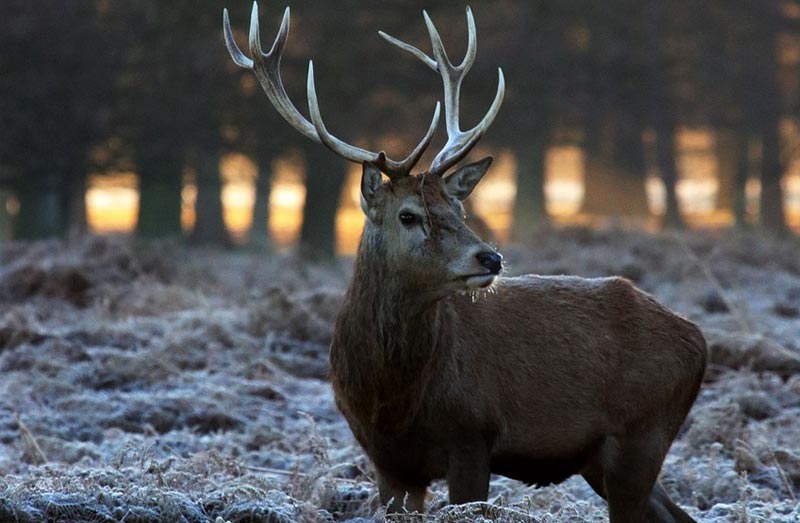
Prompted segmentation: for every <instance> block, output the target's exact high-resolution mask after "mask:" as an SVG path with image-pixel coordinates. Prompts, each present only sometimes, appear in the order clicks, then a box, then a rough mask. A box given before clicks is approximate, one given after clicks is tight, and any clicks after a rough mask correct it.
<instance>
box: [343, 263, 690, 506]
mask: <svg viewBox="0 0 800 523" xmlns="http://www.w3.org/2000/svg"><path fill="white" fill-rule="evenodd" d="M359 261H360V258H359ZM358 285H359V282H358V280H357V279H354V281H353V285H352V286H351V288H350V291H349V293H348V298H347V299H346V300H345V304H344V306H343V308H342V311H341V313H340V316H339V320H338V322H337V326H336V333H335V336H334V342H333V344H332V346H331V380H332V383H333V387H334V391H335V393H336V399H337V405H338V406H339V408H340V409H341V410H342V412H343V413H344V415H345V417H346V418H347V420H348V422H349V424H350V426H351V428H352V430H353V433H354V434H355V435H356V438H357V439H358V441H359V443H361V445H362V446H363V447H364V449H365V451H366V452H367V454H368V455H369V456H370V459H371V460H372V461H373V462H374V463H375V466H376V468H377V469H378V473H379V474H380V475H381V477H382V479H383V482H384V483H385V484H386V485H387V488H386V490H387V492H385V493H384V496H383V497H384V501H386V502H388V501H389V500H390V499H391V498H392V497H394V498H395V500H396V501H398V500H399V501H398V503H401V502H402V500H403V499H404V497H405V493H406V492H408V493H409V494H410V497H409V498H408V500H407V505H408V507H407V508H409V509H411V510H417V509H420V508H421V507H422V503H423V501H422V498H421V497H420V496H422V495H423V493H424V489H425V487H427V485H428V484H429V483H430V482H431V481H432V480H434V479H439V478H444V477H446V478H447V480H448V483H449V487H450V493H451V494H450V495H451V502H465V501H474V500H483V499H485V498H486V493H487V492H488V482H489V472H492V473H495V474H500V475H504V476H507V477H510V478H513V479H517V480H521V481H524V482H526V483H529V484H534V485H547V484H550V483H558V482H561V481H563V480H565V479H567V478H568V477H570V476H572V475H574V474H581V473H584V474H585V475H586V476H587V479H591V482H593V483H594V485H598V483H597V482H595V481H594V477H595V476H600V477H602V474H603V470H604V460H605V459H606V458H605V457H604V454H607V453H609V452H610V451H612V448H613V447H616V446H621V447H623V448H624V443H623V442H621V440H626V439H629V438H633V439H636V440H642V441H643V442H644V443H646V444H651V443H652V444H654V445H655V446H657V451H655V455H654V456H653V457H652V460H653V463H651V464H650V471H648V472H647V473H646V474H644V477H637V474H636V470H635V469H633V468H632V469H630V470H628V471H627V473H628V474H629V475H630V478H631V480H636V482H638V481H644V482H645V484H649V485H650V488H652V483H653V482H654V481H655V475H657V473H658V469H660V465H661V461H662V460H663V457H664V456H665V455H666V451H667V449H668V447H669V444H670V443H671V441H672V439H673V438H674V436H675V434H676V433H677V431H678V429H679V428H680V425H681V423H682V421H683V419H684V418H685V416H686V414H687V412H688V410H689V408H690V407H691V404H692V402H693V401H694V398H695V396H696V394H697V391H698V389H699V386H700V382H701V380H702V375H703V371H704V368H705V357H706V356H705V342H704V341H703V338H702V335H701V334H700V333H699V331H698V329H697V328H696V327H694V325H692V324H691V323H689V322H687V321H686V320H683V319H681V318H680V317H678V316H675V315H674V314H672V313H670V312H669V311H667V310H666V309H664V308H663V307H661V306H660V305H658V304H657V303H656V302H655V301H654V300H653V299H652V298H650V297H649V296H648V295H646V294H644V293H642V292H640V291H638V290H637V289H635V288H634V287H633V286H632V285H631V284H630V283H629V282H628V281H626V280H623V279H619V278H604V279H582V278H576V277H535V276H524V277H518V278H509V279H503V280H501V281H500V282H499V283H498V284H497V288H496V291H495V292H494V293H488V294H486V295H484V296H482V297H481V298H480V299H478V300H477V301H475V302H473V300H472V298H471V297H469V296H463V295H456V296H453V297H450V298H446V299H443V300H441V301H438V302H434V303H427V304H423V303H420V304H417V307H418V308H417V310H418V311H419V312H418V313H417V314H408V310H409V309H407V308H405V307H404V306H402V305H401V304H402V303H403V302H402V301H393V304H394V305H395V306H401V307H403V308H402V310H398V309H395V308H393V307H392V304H390V303H387V304H383V306H377V307H376V306H375V305H377V303H375V302H374V301H373V302H372V303H370V302H369V301H363V300H361V299H357V297H359V296H360V292H359V289H358V288H357V287H358ZM372 293H375V290H374V288H373V290H372ZM374 299H376V300H380V298H378V297H375V298H374ZM382 312H387V313H390V314H391V315H392V317H393V318H403V319H404V321H405V322H407V323H406V324H405V325H404V326H402V327H401V328H398V325H396V324H394V323H393V322H391V321H385V319H381V318H377V317H375V316H376V315H377V314H381V313H382ZM377 325H387V327H388V328H391V329H392V330H391V331H390V332H385V331H384V332H382V331H381V329H380V328H375V329H373V328H370V327H369V326H377ZM365 326H366V328H365ZM398 333H404V334H406V337H405V338H403V339H398V338H394V336H396V335H397V334H398ZM387 339H388V340H390V341H389V342H388V343H387V342H386V340H387ZM653 469H655V472H653ZM654 474H655V475H654ZM632 482H633V481H632ZM594 485H593V486H594ZM415 493H416V495H417V497H416V498H415V497H414V494H415ZM459 493H461V497H460V496H459ZM454 494H455V495H454ZM396 508H399V504H398V505H397V507H396ZM676 521H681V520H680V519H676Z"/></svg>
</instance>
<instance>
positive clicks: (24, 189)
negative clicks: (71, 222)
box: [14, 175, 66, 240]
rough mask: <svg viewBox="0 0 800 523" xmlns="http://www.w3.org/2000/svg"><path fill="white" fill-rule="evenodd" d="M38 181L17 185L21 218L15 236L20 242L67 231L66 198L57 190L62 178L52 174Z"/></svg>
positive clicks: (55, 235)
mask: <svg viewBox="0 0 800 523" xmlns="http://www.w3.org/2000/svg"><path fill="white" fill-rule="evenodd" d="M32 177H33V176H32ZM37 178H38V180H32V181H31V180H25V181H23V182H21V183H20V184H19V185H18V189H17V198H18V200H19V215H18V216H17V220H16V230H15V235H14V236H15V238H16V239H19V240H39V239H43V238H52V237H59V236H63V235H64V233H65V232H66V227H65V223H64V222H65V220H64V206H63V199H62V194H61V192H60V191H59V188H58V181H59V177H58V176H56V175H51V176H38V177H37Z"/></svg>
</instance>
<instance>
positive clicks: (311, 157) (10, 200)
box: [0, 0, 800, 257]
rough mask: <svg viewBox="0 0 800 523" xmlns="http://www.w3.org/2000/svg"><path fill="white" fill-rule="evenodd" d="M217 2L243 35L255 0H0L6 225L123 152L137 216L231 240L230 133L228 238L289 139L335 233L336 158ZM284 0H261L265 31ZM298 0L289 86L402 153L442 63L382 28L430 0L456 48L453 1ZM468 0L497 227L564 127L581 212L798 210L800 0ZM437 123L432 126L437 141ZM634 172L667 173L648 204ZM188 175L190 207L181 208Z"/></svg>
mask: <svg viewBox="0 0 800 523" xmlns="http://www.w3.org/2000/svg"><path fill="white" fill-rule="evenodd" d="M223 7H228V8H229V10H230V13H231V19H232V24H233V26H234V28H235V29H236V31H237V36H238V40H239V43H240V45H241V46H242V47H243V48H245V49H246V39H247V37H246V35H247V31H248V25H249V14H250V8H251V4H250V3H249V2H244V1H239V0H213V1H211V0H201V1H198V0H192V1H188V0H175V1H171V2H161V1H156V0H142V1H137V2H120V1H115V0H72V1H70V2H56V3H53V2H44V1H42V0H5V1H4V2H3V5H2V7H0V49H1V50H2V51H1V52H0V116H1V117H2V125H0V195H2V196H1V197H2V200H3V201H2V203H0V230H1V231H2V237H3V238H6V239H9V238H17V239H31V238H44V237H57V236H61V237H64V236H68V235H71V236H75V235H81V234H83V233H84V232H86V231H87V229H88V226H87V219H86V215H87V213H86V194H87V187H88V186H90V185H102V184H103V182H104V180H112V184H113V180H116V179H118V178H115V176H117V177H118V175H119V174H120V173H127V174H128V178H127V179H128V180H129V181H128V182H127V183H129V184H130V185H131V186H132V187H133V188H134V189H135V191H136V194H137V196H138V198H137V200H136V202H137V204H136V205H137V210H136V219H135V226H134V227H132V228H133V232H134V233H135V235H137V236H139V237H142V238H163V237H183V236H185V237H188V239H190V240H191V241H192V242H194V243H212V244H222V245H230V244H231V243H234V241H233V240H232V238H231V234H230V231H229V230H228V229H227V228H226V226H225V220H224V219H223V207H222V204H221V202H220V192H221V190H222V187H223V185H224V183H223V178H221V174H220V166H221V165H223V164H224V162H221V160H223V159H225V158H226V157H229V156H230V155H231V154H238V155H243V157H245V158H246V159H247V160H248V162H250V163H251V165H252V166H253V167H254V169H251V171H253V172H252V173H251V174H250V175H249V178H248V183H251V184H252V185H253V186H254V188H255V196H254V204H253V205H252V207H251V209H252V211H251V212H252V217H251V218H252V219H251V220H250V222H251V223H252V224H253V225H252V226H251V230H250V231H249V233H248V234H245V235H243V236H242V235H240V236H242V237H237V238H236V239H235V243H237V244H241V243H250V244H251V245H256V246H268V245H270V244H271V243H272V239H271V238H270V237H269V230H268V228H267V227H266V224H267V222H268V220H269V214H270V209H269V202H270V190H271V188H272V182H273V173H274V171H275V169H276V167H275V166H276V165H277V164H280V163H281V161H283V164H282V165H285V164H286V162H288V163H289V164H292V165H295V166H296V168H297V169H298V170H299V172H301V178H300V179H301V180H302V183H304V187H303V190H304V191H305V197H304V200H303V201H304V202H305V205H304V207H303V211H302V227H301V228H300V231H299V234H298V236H299V238H298V241H299V244H300V245H301V247H303V249H304V252H307V253H309V254H313V255H315V256H323V257H329V256H331V255H332V254H333V253H334V252H335V242H336V235H335V230H334V223H335V219H334V218H335V216H336V213H337V209H338V208H339V207H340V201H341V194H342V191H343V188H344V185H345V180H346V176H345V173H346V168H347V166H346V165H345V163H344V162H342V161H341V160H339V159H338V158H336V157H335V156H334V155H333V154H332V153H329V152H328V151H327V150H325V149H324V148H322V147H320V146H318V145H317V144H315V143H312V142H310V141H309V140H307V139H305V138H304V137H302V136H300V135H299V133H297V132H296V131H294V130H293V129H291V128H290V127H289V126H288V125H286V124H285V123H284V122H283V121H282V120H281V119H280V118H279V117H278V116H277V115H276V113H275V111H274V110H273V108H272V107H271V106H270V104H269V102H268V101H267V99H266V97H265V96H264V94H263V93H262V92H261V89H260V87H259V86H258V84H257V82H256V81H255V79H254V77H253V75H252V73H250V72H249V71H244V70H241V69H238V68H237V67H236V66H235V65H234V64H233V63H232V62H231V60H230V58H229V57H228V54H227V52H226V50H225V47H224V44H223V42H222V36H221V27H222V20H221V19H222V16H221V13H222V9H223ZM283 7H284V5H283V4H279V3H275V2H273V1H269V2H262V5H261V26H262V39H263V40H264V41H265V42H267V41H271V40H272V38H273V37H274V35H275V32H276V31H277V26H278V24H279V21H280V16H281V14H282V9H283ZM291 7H292V9H293V11H292V13H293V24H292V34H291V35H290V38H289V44H288V47H287V49H286V52H285V59H284V63H283V67H282V70H283V76H284V81H285V83H286V85H287V88H288V90H289V92H290V96H291V97H292V99H293V100H294V101H295V104H296V105H297V106H298V107H299V108H300V109H301V111H305V109H306V97H305V73H306V66H307V62H308V60H309V59H310V58H312V57H313V58H314V60H315V65H316V68H317V85H318V90H319V93H320V103H321V106H322V109H323V114H324V116H325V118H326V122H327V123H328V127H329V128H330V129H331V130H332V131H333V132H334V133H335V134H337V135H338V136H340V137H342V138H344V139H345V140H347V141H350V142H357V143H361V144H363V145H365V146H368V147H369V148H372V149H374V150H379V149H382V148H387V149H388V151H389V153H390V154H391V153H394V155H395V156H401V155H404V153H405V152H406V151H407V150H408V148H409V147H410V144H412V143H416V140H417V139H418V137H419V136H421V134H422V132H423V131H424V129H425V127H426V126H427V122H428V121H429V118H430V113H431V111H432V109H433V106H434V104H435V101H436V100H437V99H439V98H440V97H441V85H440V80H439V79H438V78H437V77H436V75H433V74H431V72H430V70H428V69H427V68H425V67H424V66H423V65H422V64H420V63H418V62H417V61H416V60H415V59H413V58H412V57H410V56H407V55H404V54H403V53H401V52H400V51H399V50H397V49H395V48H393V47H392V46H390V45H388V44H387V43H385V42H383V41H382V40H381V39H380V38H379V37H378V36H377V35H376V31H377V30H378V29H383V30H384V31H386V32H388V33H390V34H392V35H395V36H397V37H399V38H401V39H404V40H406V41H409V42H411V43H414V44H416V45H418V46H419V47H421V48H422V49H429V48H430V47H429V46H430V44H429V41H428V37H427V34H426V32H425V28H424V24H423V21H422V17H421V16H420V11H421V9H422V8H426V9H428V11H429V12H430V14H431V16H432V17H433V19H434V21H436V22H437V24H438V27H439V29H440V31H441V32H442V33H443V37H444V39H445V43H446V45H447V47H448V49H449V50H450V53H451V55H452V56H453V57H454V58H453V59H454V60H457V59H459V58H460V56H461V53H463V50H464V47H465V42H466V24H465V20H464V11H463V10H464V2H453V1H445V0H427V1H425V2H417V1H377V0H372V1H369V0H342V1H337V2H312V1H311V0H297V1H294V2H292V4H291ZM472 8H473V10H474V12H475V15H476V19H477V25H478V60H477V63H476V65H475V67H474V69H473V72H472V73H471V75H470V76H468V78H467V81H466V83H465V88H464V92H463V94H462V99H463V102H462V103H463V112H464V117H463V120H464V121H465V122H466V123H467V124H469V123H471V122H474V121H477V119H478V118H480V117H481V116H482V114H483V112H484V111H485V110H486V108H487V107H488V104H489V102H490V101H491V97H492V96H493V94H494V89H495V86H496V72H495V70H496V68H497V67H498V66H501V67H503V69H504V71H505V73H506V77H507V81H508V92H507V95H506V100H505V104H504V107H503V108H502V110H501V112H500V114H499V116H498V118H497V120H496V122H495V123H494V125H493V128H492V129H491V130H490V132H489V133H488V135H487V136H486V137H485V138H484V139H483V141H482V148H481V150H480V151H479V153H485V152H489V153H495V154H500V153H504V154H505V155H506V156H507V157H510V158H513V162H512V164H513V165H514V166H515V167H513V168H512V170H513V172H512V174H511V179H512V181H513V184H512V189H511V191H512V196H511V198H513V203H512V205H511V209H510V211H509V214H510V217H509V219H508V220H509V222H510V224H509V225H508V234H506V237H505V239H512V240H515V241H518V242H523V243H525V242H530V241H531V239H532V238H533V233H534V231H535V230H536V228H537V227H539V226H540V225H542V224H545V223H547V222H548V220H549V219H552V216H549V215H548V212H547V209H548V207H547V201H546V196H545V190H544V189H545V181H546V169H545V167H546V160H547V153H548V151H551V150H552V149H553V148H555V147H564V146H571V147H574V148H576V150H578V151H580V159H581V160H580V161H581V164H582V166H581V170H582V172H583V177H582V179H583V181H582V184H583V190H584V192H583V197H582V200H581V203H580V208H579V209H578V214H580V215H581V216H584V217H586V216H590V217H598V216H599V217H607V216H626V217H631V216H633V217H639V218H642V217H644V218H647V217H650V219H649V221H648V220H645V221H644V222H645V223H647V224H649V225H650V226H663V227H672V228H676V227H682V226H684V225H685V224H686V223H687V221H689V222H690V223H691V225H693V226H694V225H698V224H699V225H702V224H703V223H704V222H711V221H714V220H711V219H708V216H709V215H710V214H709V213H712V214H713V212H717V216H718V215H719V212H722V215H723V216H724V219H723V220H722V222H721V223H726V224H728V223H731V224H735V225H737V226H747V225H757V226H759V227H763V228H764V229H766V230H769V231H772V232H775V233H778V234H784V233H787V232H789V230H790V229H791V227H794V228H795V229H796V230H800V201H798V202H794V200H792V199H790V196H789V195H787V194H785V193H786V191H787V188H788V187H790V186H791V187H794V185H792V184H790V182H791V181H793V180H794V178H798V180H797V181H796V182H793V183H796V184H797V186H798V187H800V162H799V161H798V158H799V157H800V130H799V129H800V120H799V119H798V114H800V111H798V109H800V2H797V1H794V0H760V1H758V2H753V1H747V0H708V1H704V2H689V1H685V0H676V1H672V2H668V3H666V2H662V1H660V0H608V1H605V2H595V1H589V0H560V1H558V2H556V1H543V0H526V1H512V0H504V1H492V2H489V1H485V0H475V1H474V2H472ZM265 45H267V44H266V43H265ZM681 131H697V132H700V133H701V134H702V136H704V137H705V139H706V142H707V145H706V149H707V151H706V152H707V153H708V152H709V151H710V154H711V156H712V158H711V161H712V162H713V164H714V168H713V169H711V171H710V176H711V177H712V178H713V180H711V181H712V182H713V183H714V184H716V187H717V188H716V190H715V191H713V194H712V196H711V197H712V198H713V200H714V201H713V202H712V203H711V208H712V209H711V211H709V213H707V216H706V218H707V219H705V220H704V219H703V217H702V216H701V217H700V219H697V217H695V218H693V219H691V220H689V219H688V218H687V216H688V214H687V212H685V210H683V209H682V206H684V205H685V201H682V200H681V199H679V197H678V196H677V192H676V184H678V183H679V182H680V179H681V178H682V177H687V176H688V177H691V175H692V173H691V172H690V171H691V166H690V167H688V168H686V167H685V166H682V163H681V162H682V161H683V160H682V158H683V157H685V156H686V155H687V154H688V155H691V153H692V151H691V148H692V145H691V144H689V145H686V144H684V145H681V144H680V143H678V142H679V138H680V132H681ZM443 135H444V131H443V129H440V131H439V136H438V137H437V140H436V141H435V142H434V145H433V147H432V150H435V149H436V145H437V144H441V143H442V142H443ZM708 144H710V145H708ZM476 154H477V153H476ZM276 161H277V162H276ZM423 161H424V160H423ZM234 170H235V169H234ZM795 171H798V172H795ZM556 174H557V173H556ZM233 176H234V177H235V176H236V174H235V173H234V174H233ZM648 176H650V177H655V179H656V181H658V186H659V187H661V190H660V192H661V194H662V195H663V196H662V204H661V205H660V208H659V209H658V210H657V212H656V213H655V214H654V209H653V207H654V206H653V204H652V202H650V203H648V197H647V194H646V183H647V179H648ZM187 186H191V187H192V188H193V192H192V200H191V201H190V202H189V203H188V205H190V206H192V207H193V209H192V211H193V215H194V216H195V218H194V219H193V220H192V221H191V223H189V224H187V223H186V220H183V221H182V214H181V213H182V208H183V212H185V207H186V206H187V202H186V200H187V198H186V192H185V190H186V187H187ZM759 187H760V190H759ZM797 192H798V193H800V189H798V190H797ZM748 194H749V195H750V201H749V202H748V196H747V195H748ZM797 198H798V199H800V196H798V197H797ZM790 204H791V205H794V207H797V210H793V209H794V207H792V206H791V205H790ZM787 205H789V207H791V208H787ZM485 212H488V213H491V212H492V210H491V209H489V210H488V211H485ZM551 214H552V213H551ZM795 215H797V217H795ZM490 221H491V220H490ZM717 222H719V220H717ZM787 223H788V224H789V225H790V226H791V227H788V226H787Z"/></svg>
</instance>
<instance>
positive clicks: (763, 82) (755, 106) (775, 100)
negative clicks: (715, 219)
mask: <svg viewBox="0 0 800 523" xmlns="http://www.w3.org/2000/svg"><path fill="white" fill-rule="evenodd" d="M765 14H766V16H765V19H764V20H763V21H761V24H763V29H762V31H761V34H760V35H759V38H758V40H757V41H756V42H755V46H756V49H757V50H758V51H759V60H760V63H759V64H754V67H756V70H757V72H758V73H759V74H758V77H757V81H756V85H755V87H756V89H755V94H756V97H755V99H753V98H751V99H750V100H751V103H752V106H751V108H750V112H751V115H752V117H753V118H755V121H756V122H757V126H758V132H759V137H760V139H761V205H760V210H759V214H760V216H759V218H760V223H761V226H762V227H763V228H765V229H766V230H768V231H770V232H773V233H776V234H785V233H786V232H787V230H788V229H787V226H786V215H785V214H784V209H783V189H782V188H781V178H782V177H783V165H782V161H781V151H780V132H779V123H780V117H781V106H780V104H781V92H780V89H779V87H778V63H777V56H776V55H777V52H778V50H777V27H778V24H779V22H780V20H781V14H780V12H779V7H778V4H777V3H774V4H773V3H768V4H767V5H765Z"/></svg>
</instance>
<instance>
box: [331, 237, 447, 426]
mask: <svg viewBox="0 0 800 523" xmlns="http://www.w3.org/2000/svg"><path fill="white" fill-rule="evenodd" d="M400 280H401V279H400V278H398V276H397V274H396V271H395V270H393V269H392V268H391V267H390V265H389V262H388V261H387V258H386V253H385V249H384V246H383V245H382V242H381V239H380V238H379V237H377V236H375V235H370V234H368V232H367V231H365V233H364V235H363V236H362V240H361V244H360V246H359V250H358V255H357V257H356V263H355V269H354V274H353V279H352V281H351V282H350V287H349V289H348V291H347V294H346V296H345V300H344V303H343V305H342V309H341V311H340V313H339V317H338V319H337V322H336V330H335V332H334V337H333V343H332V344H331V381H332V383H333V387H334V391H335V393H336V396H337V401H338V402H339V406H340V408H342V410H343V411H344V412H345V415H346V416H348V417H350V416H349V414H352V416H355V417H356V418H359V419H361V420H362V421H364V422H366V421H367V420H368V421H369V423H370V424H371V425H373V426H384V427H385V428H386V429H387V430H398V429H401V428H402V427H405V426H406V425H407V424H408V423H410V421H411V420H412V419H413V417H414V416H415V415H416V413H417V411H418V409H419V407H420V403H421V401H422V398H423V397H424V393H425V390H426V389H427V386H428V384H429V382H430V378H431V376H432V375H433V374H434V373H435V371H436V369H437V368H438V365H439V363H440V362H441V361H442V356H443V353H444V351H445V349H446V346H447V343H446V334H445V333H446V332H447V328H446V325H445V324H446V322H447V316H448V314H447V311H446V309H445V307H444V306H443V305H442V304H441V303H440V302H439V301H438V300H434V299H430V298H426V297H425V296H424V295H423V293H419V292H414V291H413V290H412V289H411V288H409V287H408V286H407V285H404V283H403V282H402V281H400ZM348 411H349V414H348ZM364 418H367V419H364Z"/></svg>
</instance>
